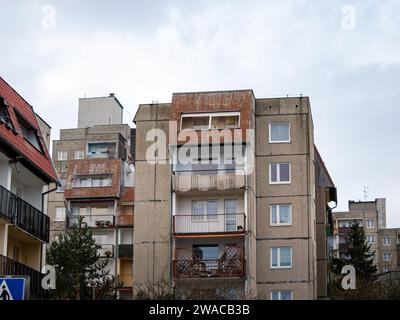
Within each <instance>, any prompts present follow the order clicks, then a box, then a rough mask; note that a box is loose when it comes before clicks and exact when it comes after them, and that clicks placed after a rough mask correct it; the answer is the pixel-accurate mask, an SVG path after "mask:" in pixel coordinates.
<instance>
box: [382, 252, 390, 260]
mask: <svg viewBox="0 0 400 320" xmlns="http://www.w3.org/2000/svg"><path fill="white" fill-rule="evenodd" d="M383 261H392V254H390V253H384V254H383Z"/></svg>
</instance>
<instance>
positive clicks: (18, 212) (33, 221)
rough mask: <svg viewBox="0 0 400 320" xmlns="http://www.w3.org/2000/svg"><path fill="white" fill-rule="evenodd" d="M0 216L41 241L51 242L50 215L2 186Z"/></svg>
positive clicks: (0, 190) (0, 191) (0, 188)
mask: <svg viewBox="0 0 400 320" xmlns="http://www.w3.org/2000/svg"><path fill="white" fill-rule="evenodd" d="M0 217H1V218H4V219H6V220H7V221H9V222H10V223H13V224H15V225H16V226H17V227H19V228H21V229H22V230H24V231H26V232H28V233H30V234H31V235H32V236H34V237H36V238H38V239H40V240H41V241H44V242H49V233H50V219H49V217H48V216H47V215H45V214H44V213H43V212H42V211H40V210H38V209H36V208H35V207H33V206H32V205H30V204H29V203H27V202H26V201H24V200H22V199H21V198H20V197H18V196H16V195H15V194H13V193H12V192H10V191H8V190H7V189H6V188H4V187H2V186H0Z"/></svg>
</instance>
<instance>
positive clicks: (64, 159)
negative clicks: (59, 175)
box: [57, 150, 68, 161]
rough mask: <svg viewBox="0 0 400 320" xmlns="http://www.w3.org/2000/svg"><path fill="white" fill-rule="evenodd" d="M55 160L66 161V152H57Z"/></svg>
mask: <svg viewBox="0 0 400 320" xmlns="http://www.w3.org/2000/svg"><path fill="white" fill-rule="evenodd" d="M64 155H65V157H64ZM57 160H58V161H66V160H68V151H65V150H59V151H58V152H57Z"/></svg>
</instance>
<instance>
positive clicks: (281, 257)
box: [271, 247, 292, 268]
mask: <svg viewBox="0 0 400 320" xmlns="http://www.w3.org/2000/svg"><path fill="white" fill-rule="evenodd" d="M291 267H292V248H291V247H273V248H271V268H291Z"/></svg>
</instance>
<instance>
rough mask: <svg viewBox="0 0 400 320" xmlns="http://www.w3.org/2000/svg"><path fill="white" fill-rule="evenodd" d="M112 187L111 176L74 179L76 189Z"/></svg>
mask: <svg viewBox="0 0 400 320" xmlns="http://www.w3.org/2000/svg"><path fill="white" fill-rule="evenodd" d="M111 185H112V178H111V176H92V177H90V176H81V177H76V178H75V179H74V188H99V187H110V186H111Z"/></svg>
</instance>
